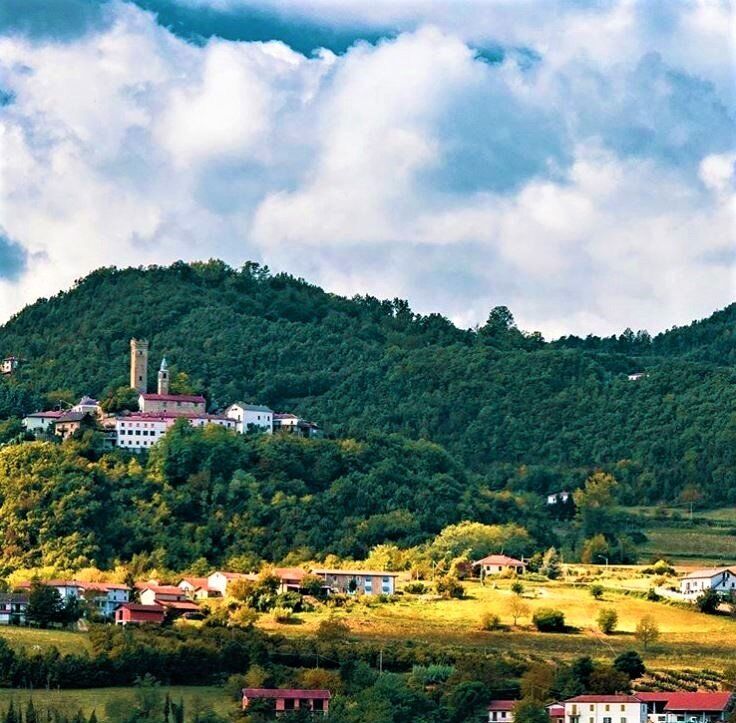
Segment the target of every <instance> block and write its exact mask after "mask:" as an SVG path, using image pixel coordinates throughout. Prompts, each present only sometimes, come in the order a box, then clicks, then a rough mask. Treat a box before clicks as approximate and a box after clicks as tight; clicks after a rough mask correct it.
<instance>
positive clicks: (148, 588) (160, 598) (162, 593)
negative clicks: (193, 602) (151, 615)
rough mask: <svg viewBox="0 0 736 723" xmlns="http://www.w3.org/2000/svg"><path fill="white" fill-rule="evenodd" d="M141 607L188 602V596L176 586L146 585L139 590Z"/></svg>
mask: <svg viewBox="0 0 736 723" xmlns="http://www.w3.org/2000/svg"><path fill="white" fill-rule="evenodd" d="M138 591H139V592H138V599H139V600H140V601H141V605H160V604H162V603H164V602H187V601H188V598H187V594H186V592H185V591H184V590H182V589H181V588H180V587H178V586H176V585H154V584H152V583H146V584H144V585H142V586H141V587H139V588H138Z"/></svg>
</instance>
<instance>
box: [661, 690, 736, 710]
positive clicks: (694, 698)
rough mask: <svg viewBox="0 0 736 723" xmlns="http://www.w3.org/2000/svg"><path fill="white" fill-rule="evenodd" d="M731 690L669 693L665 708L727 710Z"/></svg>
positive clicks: (731, 694)
mask: <svg viewBox="0 0 736 723" xmlns="http://www.w3.org/2000/svg"><path fill="white" fill-rule="evenodd" d="M732 696H733V693H732V692H731V691H717V692H713V691H708V690H698V691H695V692H694V693H668V694H667V705H666V706H665V710H669V711H701V710H702V711H722V710H726V708H727V707H728V704H729V702H730V701H731V698H732Z"/></svg>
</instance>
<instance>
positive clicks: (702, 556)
mask: <svg viewBox="0 0 736 723" xmlns="http://www.w3.org/2000/svg"><path fill="white" fill-rule="evenodd" d="M735 526H736V523H735ZM730 531H731V530H730V528H729V529H724V528H722V527H698V528H696V529H688V528H681V527H647V528H646V529H645V530H644V533H645V534H646V536H647V538H648V539H647V541H646V542H645V543H644V544H643V545H640V546H639V548H638V550H639V556H640V559H641V558H646V559H659V558H663V559H666V560H669V561H670V562H672V563H674V564H687V565H730V564H733V562H734V560H736V536H734V535H731V534H729V532H730Z"/></svg>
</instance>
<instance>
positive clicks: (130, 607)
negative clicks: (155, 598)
mask: <svg viewBox="0 0 736 723" xmlns="http://www.w3.org/2000/svg"><path fill="white" fill-rule="evenodd" d="M163 621H164V609H163V608H162V607H161V606H160V605H139V604H138V603H124V604H123V605H121V606H120V607H119V608H118V609H117V610H116V611H115V624H116V625H140V624H142V623H154V624H156V625H160V624H161V623H162V622H163Z"/></svg>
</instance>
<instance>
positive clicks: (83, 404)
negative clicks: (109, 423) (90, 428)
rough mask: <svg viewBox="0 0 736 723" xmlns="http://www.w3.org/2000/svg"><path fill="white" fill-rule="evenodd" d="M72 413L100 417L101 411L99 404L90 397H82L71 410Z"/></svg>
mask: <svg viewBox="0 0 736 723" xmlns="http://www.w3.org/2000/svg"><path fill="white" fill-rule="evenodd" d="M71 411H72V412H81V413H82V414H94V415H96V416H100V415H101V414H102V409H101V408H100V403H99V402H98V401H97V400H96V399H92V397H82V398H81V399H80V400H79V401H78V402H77V403H76V404H75V405H74V406H73V407H72V408H71Z"/></svg>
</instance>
